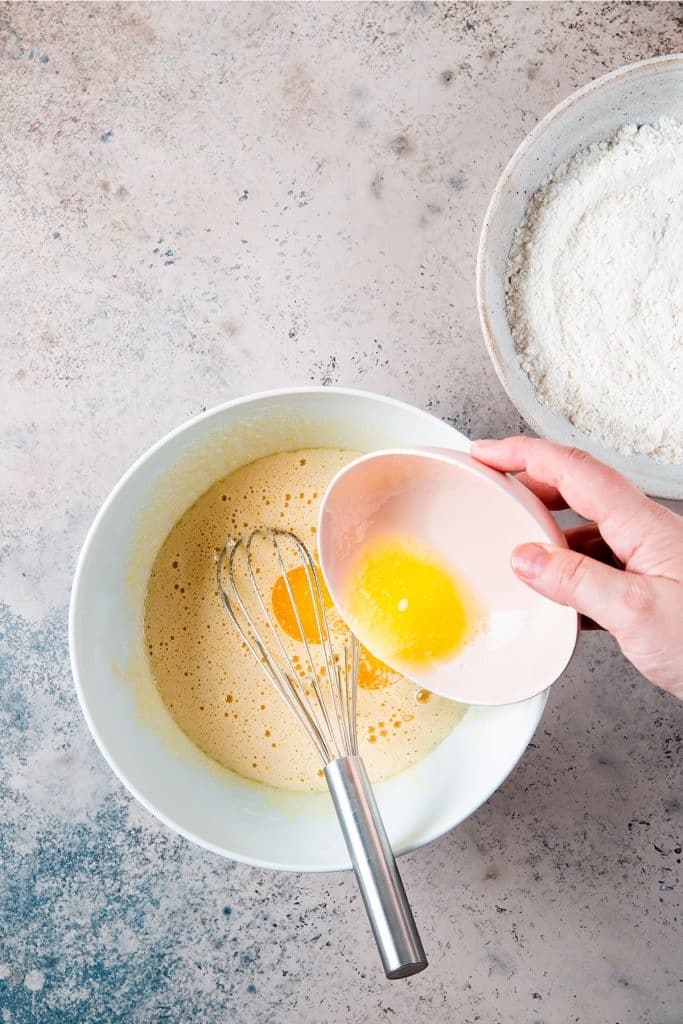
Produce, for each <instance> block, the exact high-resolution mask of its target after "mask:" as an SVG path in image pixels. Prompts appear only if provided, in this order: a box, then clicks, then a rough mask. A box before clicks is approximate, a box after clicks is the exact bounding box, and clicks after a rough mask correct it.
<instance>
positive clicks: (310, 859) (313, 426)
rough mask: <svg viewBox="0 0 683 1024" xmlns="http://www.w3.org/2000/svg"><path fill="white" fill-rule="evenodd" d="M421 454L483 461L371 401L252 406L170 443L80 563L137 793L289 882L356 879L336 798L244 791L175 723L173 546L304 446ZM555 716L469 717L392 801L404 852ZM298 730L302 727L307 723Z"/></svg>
mask: <svg viewBox="0 0 683 1024" xmlns="http://www.w3.org/2000/svg"><path fill="white" fill-rule="evenodd" d="M413 445H435V446H441V447H446V448H448V447H450V448H455V449H459V450H461V451H466V450H467V449H468V448H469V442H468V441H467V439H466V438H465V437H463V435H462V434H460V433H458V432H457V431H456V430H453V428H452V427H449V426H448V425H447V424H445V423H443V422H441V421H440V420H437V419H435V418H434V417H432V416H429V415H428V414H427V413H424V412H421V411H420V410H419V409H415V408H413V407H412V406H409V405H405V404H403V403H401V402H397V401H393V400H391V399H388V398H382V397H380V396H378V395H372V394H368V393H366V392H362V391H352V390H347V389H341V388H303V389H296V390H287V391H276V392H269V393H265V394H260V395H253V396H249V397H247V398H242V399H238V400H236V401H233V402H228V403H226V404H225V405H222V406H219V407H218V408H216V409H213V410H211V411H210V412H207V413H205V414H204V415H203V416H199V417H197V418H196V419H193V420H190V421H189V422H188V423H186V424H184V425H183V426H181V427H179V428H178V429H177V430H174V431H172V432H171V433H170V434H168V435H167V436H166V437H165V438H163V439H162V440H161V441H159V443H158V444H156V445H155V446H154V447H153V448H151V449H150V450H149V451H148V452H147V453H146V454H145V455H143V456H142V458H141V459H139V460H138V462H136V463H135V465H134V466H133V467H132V468H131V469H130V470H129V471H128V472H127V473H126V475H125V476H124V477H123V479H122V480H121V481H120V482H119V483H118V484H117V486H116V487H115V488H114V490H113V491H112V493H111V494H110V496H109V497H108V498H107V500H106V501H105V503H104V505H103V507H102V509H101V510H100V512H99V513H98V515H97V517H96V519H95V522H94V523H93V525H92V528H91V530H90V532H89V534H88V537H87V539H86V541H85V544H84V546H83V550H82V552H81V556H80V559H79V561H78V566H77V569H76V575H75V579H74V585H73V591H72V595H71V608H70V617H69V640H70V648H71V663H72V667H73V674H74V679H75V681H76V689H77V691H78V696H79V699H80V702H81V706H82V708H83V713H84V715H85V718H86V721H87V723H88V726H89V728H90V731H91V732H92V734H93V736H94V738H95V740H96V742H97V744H98V746H99V748H100V750H101V751H102V753H103V754H104V756H105V758H106V759H107V761H108V762H109V764H110V765H111V767H112V769H113V770H114V771H115V772H116V774H117V775H118V777H119V778H120V779H121V781H122V782H123V783H124V784H125V785H126V786H127V787H128V789H129V790H130V791H131V793H132V794H133V795H134V796H135V797H136V798H137V799H138V800H139V801H140V802H141V803H142V804H143V805H144V806H145V807H146V808H147V809H148V810H150V811H151V812H152V813H153V814H155V815H156V816H157V817H158V818H160V819H161V821H163V822H165V824H167V825H169V826H170V827H171V828H172V829H175V831H177V832H180V833H181V834H182V835H184V836H186V837H187V838H188V839H191V840H192V841H193V842H196V843H198V844H199V845H200V846H203V847H205V848H206V849H209V850H213V851H214V852H216V853H219V854H221V855H223V856H226V857H231V858H233V859H234V860H239V861H244V862H245V863H248V864H254V865H258V866H260V867H269V868H278V869H282V870H296V871H329V870H336V869H339V868H348V867H349V866H350V864H349V859H348V856H347V853H346V849H345V847H344V843H343V840H342V837H341V833H340V831H339V827H338V825H337V821H336V818H335V816H334V812H333V809H332V805H331V801H330V800H329V797H328V796H327V794H312V795H309V794H300V793H288V792H285V791H284V790H276V789H273V788H271V787H269V786H264V785H260V784H257V783H253V782H249V781H247V780H245V779H242V778H240V777H239V776H237V775H235V774H234V773H232V772H230V771H228V770H227V769H224V768H221V767H220V766H219V765H217V764H216V763H215V762H213V761H211V760H210V759H209V758H208V757H206V756H205V755H204V754H202V753H201V751H199V750H198V749H197V748H196V747H195V746H194V745H193V744H192V743H191V742H190V740H189V739H188V738H187V737H186V736H185V734H184V733H183V732H182V731H181V729H180V728H179V727H178V726H177V725H176V723H175V721H174V719H173V718H172V717H171V715H170V714H169V712H168V711H167V710H166V708H165V706H164V704H163V703H162V701H161V698H160V697H159V694H158V691H157V689H156V686H155V684H154V680H153V679H152V676H151V673H150V669H149V665H148V662H147V658H146V654H145V649H144V638H143V605H144V597H145V589H146V586H147V579H148V576H149V572H150V569H151V567H152V563H153V561H154V558H155V556H156V553H157V551H158V550H159V547H160V546H161V543H162V541H163V540H164V538H165V537H166V535H167V533H168V531H169V530H170V529H171V527H172V526H173V525H174V523H175V522H176V521H177V519H178V518H179V516H180V515H181V514H182V513H183V512H184V511H185V509H186V508H187V507H188V506H189V505H191V504H192V503H193V502H194V501H195V499H196V498H198V497H199V495H200V494H202V493H203V492H204V491H205V490H206V489H207V488H208V487H209V486H210V484H212V483H213V482H214V481H215V480H217V479H219V478H220V477H221V476H224V475H225V474H227V473H230V472H231V471H232V470H234V469H237V468H238V467H239V466H243V465H245V464H246V463H248V462H251V461H253V460H254V459H257V458H260V457H261V456H264V455H269V454H271V453H273V452H278V451H287V450H292V449H296V448H301V447H334V448H349V449H355V450H361V451H373V450H376V449H379V448H400V447H405V446H413ZM227 628H228V627H227V624H226V629H227ZM545 701H546V695H545V694H541V695H539V696H538V697H534V698H533V699H532V700H529V701H526V702H524V703H521V704H516V705H512V706H506V707H499V708H470V709H469V710H468V711H467V713H466V715H465V717H464V719H463V720H462V722H461V723H460V724H459V725H458V726H457V728H456V729H455V730H454V731H453V732H452V733H451V735H450V736H448V737H447V738H446V739H445V740H444V741H443V743H441V745H440V746H439V747H438V748H437V749H436V750H434V751H433V752H432V753H431V754H430V755H429V756H428V757H427V758H425V759H424V760H423V761H422V762H421V763H420V764H418V765H416V766H415V767H414V768H411V769H410V770H408V771H406V772H404V773H402V774H401V775H399V776H397V777H395V778H393V779H390V780H389V781H387V782H385V783H384V784H382V785H381V786H378V787H377V798H378V801H379V804H380V807H381V810H382V813H383V815H384V820H385V823H386V826H387V831H388V834H389V837H390V839H391V841H392V844H393V846H394V849H395V850H396V851H397V852H398V853H402V852H405V851H407V850H410V849H414V848H415V847H418V846H422V845H424V844H425V843H428V842H430V841H431V840H433V839H435V838H436V837H437V836H440V835H442V834H443V833H444V832H446V831H448V830H449V829H451V828H453V826H455V825H457V824H458V823H459V822H461V821H462V820H463V819H464V818H466V817H467V816H468V815H470V814H471V813H472V812H473V811H474V810H476V808H477V807H479V805H480V804H481V803H482V802H483V801H484V800H486V799H487V797H489V796H490V795H491V793H493V791H494V790H495V789H496V788H497V787H498V786H500V784H501V783H502V782H503V781H504V779H505V778H506V777H507V775H508V774H509V773H510V771H511V770H512V769H513V767H514V765H515V764H516V762H517V760H518V759H519V757H520V756H521V754H522V753H523V752H524V749H525V748H526V746H527V744H528V742H529V740H530V739H531V736H532V735H533V733H534V730H535V729H536V726H537V725H538V722H539V719H540V717H541V714H542V712H543V708H544V706H545ZM292 728H298V726H297V725H296V723H294V721H293V722H292Z"/></svg>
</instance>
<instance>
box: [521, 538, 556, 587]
mask: <svg viewBox="0 0 683 1024" xmlns="http://www.w3.org/2000/svg"><path fill="white" fill-rule="evenodd" d="M551 551H552V548H551V547H550V545H548V544H522V545H520V547H518V548H515V550H514V551H513V552H512V568H513V569H514V571H515V572H516V573H517V575H518V576H521V577H522V578H523V579H525V580H533V579H536V578H537V577H538V576H540V575H541V573H542V572H543V570H544V569H545V567H546V565H547V563H548V560H549V559H550V553H551Z"/></svg>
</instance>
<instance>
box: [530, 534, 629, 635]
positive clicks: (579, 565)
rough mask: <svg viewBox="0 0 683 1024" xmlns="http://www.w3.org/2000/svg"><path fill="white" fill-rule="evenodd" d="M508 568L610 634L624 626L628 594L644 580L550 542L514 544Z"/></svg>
mask: <svg viewBox="0 0 683 1024" xmlns="http://www.w3.org/2000/svg"><path fill="white" fill-rule="evenodd" d="M512 568H513V570H514V572H515V573H516V575H517V576H519V578H520V579H521V580H523V581H524V582H525V583H526V584H528V585H529V586H530V587H531V588H532V590H535V591H536V592H537V593H539V594H543V596H544V597H548V598H550V600H551V601H556V602H557V603H558V604H566V605H569V606H570V607H571V608H575V609H576V610H577V612H581V614H582V615H587V616H588V617H589V618H591V619H593V620H594V621H595V622H597V623H598V624H599V625H600V626H602V627H603V628H604V629H607V630H608V631H609V632H610V633H614V634H619V633H623V632H624V630H625V628H626V627H627V626H628V620H629V619H630V617H631V610H632V606H633V605H634V603H635V602H634V601H633V600H632V599H631V598H632V596H636V593H637V592H638V591H639V590H640V585H641V584H644V583H645V581H644V579H643V577H634V576H633V575H632V574H631V573H627V572H623V571H622V570H621V569H613V568H611V567H610V566H607V565H603V563H602V562H596V561H595V560H594V559H592V558H588V557H587V556H586V555H582V554H579V552H577V551H570V550H569V548H561V547H554V546H553V545H550V544H522V545H521V546H520V547H518V548H515V550H514V551H513V552H512ZM636 581H637V584H636ZM634 584H636V585H635V586H634ZM634 592H635V593H634ZM633 610H635V609H633Z"/></svg>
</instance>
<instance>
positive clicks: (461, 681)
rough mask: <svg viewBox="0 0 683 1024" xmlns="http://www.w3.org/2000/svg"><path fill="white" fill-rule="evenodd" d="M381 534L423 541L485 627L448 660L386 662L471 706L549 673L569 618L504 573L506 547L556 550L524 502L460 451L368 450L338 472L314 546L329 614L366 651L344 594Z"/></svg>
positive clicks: (504, 700) (532, 504) (507, 699)
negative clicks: (459, 581)
mask: <svg viewBox="0 0 683 1024" xmlns="http://www.w3.org/2000/svg"><path fill="white" fill-rule="evenodd" d="M387 535H394V536H395V535H400V536H403V537H411V536H412V537H415V538H416V539H417V540H420V541H422V542H424V543H426V544H428V545H429V547H430V548H431V549H432V550H434V551H436V552H437V553H438V555H439V557H440V558H441V559H442V560H443V563H444V565H445V566H447V567H450V568H451V569H452V570H453V571H454V572H456V573H457V574H459V575H460V576H461V577H463V578H464V579H466V580H467V581H468V582H469V583H470V584H471V586H472V588H473V590H474V592H475V595H476V597H477V598H478V601H479V602H480V603H481V605H482V607H483V609H484V611H485V619H486V627H485V629H483V630H482V631H480V632H479V633H478V634H477V635H476V636H475V637H474V638H473V639H472V640H471V641H470V643H469V644H468V645H467V646H466V647H465V648H464V649H463V650H462V651H461V652H460V653H459V654H458V655H457V656H456V657H454V658H451V659H448V660H444V661H440V662H432V663H430V664H427V665H421V666H419V667H416V666H414V665H406V664H402V663H401V662H398V661H396V660H395V659H389V663H390V664H391V667H392V668H394V669H396V671H398V672H401V673H403V674H404V675H407V676H408V677H409V678H411V679H413V680H415V682H416V683H418V684H419V685H420V686H423V687H424V688H425V689H428V690H431V691H433V692H434V693H438V694H440V695H441V696H444V697H450V698H452V699H454V700H458V701H463V702H464V703H468V704H480V705H499V704H511V703H515V702H517V701H521V700H526V699H527V698H529V697H533V696H535V695H536V694H538V693H540V692H541V691H543V690H545V689H546V688H547V687H548V686H550V684H551V683H553V682H554V681H555V680H556V679H557V678H558V676H560V675H561V673H562V672H563V671H564V669H565V668H566V666H567V664H568V662H569V660H570V658H571V656H572V654H573V652H574V648H575V646H576V639H577V631H578V616H577V614H576V612H575V611H574V610H573V609H572V608H567V607H565V606H563V605H558V604H555V603H554V602H552V601H549V600H548V599H547V598H544V597H541V596H540V595H539V594H536V593H534V591H532V590H531V589H530V588H529V587H527V586H526V584H524V583H522V582H521V581H520V580H519V579H518V578H517V577H516V576H515V574H514V573H513V571H512V568H511V566H510V555H511V552H512V549H513V548H514V547H516V546H517V545H518V544H522V543H524V542H526V541H540V542H541V543H544V542H545V543H547V542H550V543H552V544H561V545H564V544H565V543H566V542H565V539H564V535H563V534H562V531H561V530H560V528H559V527H558V525H557V523H556V522H555V520H554V519H553V517H552V516H551V515H550V513H549V512H548V510H547V509H546V508H545V506H544V505H543V504H542V503H541V502H540V501H539V500H538V498H536V497H535V495H533V494H531V493H530V491H528V490H527V489H526V488H525V487H523V486H522V485H521V484H519V483H517V481H516V480H515V479H513V478H512V477H509V476H505V475H503V474H502V473H498V472H496V471H495V470H492V469H489V468H488V467H486V466H483V465H481V463H479V462H477V461H476V460H474V459H472V458H471V457H470V456H469V455H464V454H462V453H461V452H455V451H450V450H447V449H440V448H416V449H397V450H392V451H384V452H377V453H374V454H371V455H366V456H363V457H362V458H360V459H357V460H356V461H355V462H352V463H350V465H348V466H346V467H345V468H344V469H343V470H341V472H339V473H338V474H337V476H336V477H335V478H334V480H333V481H332V483H331V484H330V486H329V488H328V490H327V492H326V494H325V497H324V500H323V503H322V506H321V510H320V523H319V528H318V550H319V553H320V561H321V566H322V569H323V573H324V576H325V580H326V582H327V586H328V588H329V590H330V594H331V595H332V598H333V600H334V602H335V604H336V605H337V608H338V609H339V611H340V613H341V615H342V616H343V617H344V618H345V619H346V621H347V622H348V623H349V625H350V627H351V628H352V629H353V630H354V632H355V633H356V635H357V636H358V638H359V639H360V640H361V642H362V643H364V644H365V645H366V646H367V647H368V648H369V649H370V650H372V637H371V635H369V633H368V631H367V627H366V626H364V624H363V623H362V622H356V621H353V617H352V616H351V615H350V613H349V609H348V607H346V605H347V598H346V595H347V594H348V582H349V575H350V573H351V571H352V570H353V568H354V565H355V563H356V561H357V559H358V557H359V556H360V554H361V553H362V551H363V549H364V547H365V545H367V544H368V543H369V542H371V541H372V540H374V539H376V538H377V537H380V536H387ZM372 653H373V654H375V655H376V656H377V657H379V658H382V657H383V652H382V651H379V650H374V651H372ZM385 660H387V659H385Z"/></svg>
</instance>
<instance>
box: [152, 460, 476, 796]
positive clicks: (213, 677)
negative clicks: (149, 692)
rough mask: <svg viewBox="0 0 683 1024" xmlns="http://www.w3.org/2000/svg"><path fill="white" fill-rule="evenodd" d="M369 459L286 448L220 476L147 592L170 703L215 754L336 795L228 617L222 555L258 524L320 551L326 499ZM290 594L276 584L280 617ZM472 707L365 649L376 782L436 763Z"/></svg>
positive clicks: (366, 706)
mask: <svg viewBox="0 0 683 1024" xmlns="http://www.w3.org/2000/svg"><path fill="white" fill-rule="evenodd" d="M358 454H359V453H357V452H351V451H340V450H335V449H320V448H318V449H304V450H301V451H296V452H279V453H277V454H275V455H269V456H266V457H265V458H262V459H258V460H257V461H256V462H252V463H251V464H250V465H248V466H243V467H242V468H241V469H238V470H237V471H236V472H234V473H231V474H230V475H229V476H227V477H225V478H224V479H223V480H219V481H218V482H217V483H215V484H214V485H213V486H212V487H210V488H209V490H208V491H206V492H205V493H204V494H203V495H202V496H201V497H200V498H199V499H198V500H197V501H196V502H195V504H194V505H192V507H191V508H189V509H188V510H187V511H186V512H185V513H184V515H182V516H181V518H180V519H179V521H178V522H177V523H176V525H175V526H174V527H173V529H172V530H171V532H170V533H169V535H168V537H167V538H166V540H165V541H164V543H163V545H162V547H161V549H160V550H159V553H158V555H157V557H156V559H155V562H154V565H153V568H152V573H151V576H150V580H149V584H148V588H147V597H146V602H145V640H146V644H147V651H148V654H149V659H150V664H151V668H152V673H153V675H154V679H155V681H156V684H157V687H158V689H159V692H160V694H161V697H162V699H163V701H164V703H165V705H166V707H167V708H168V709H169V711H170V713H171V714H172V715H173V717H174V718H175V720H176V722H177V723H178V725H179V726H180V727H181V729H183V731H184V732H185V733H186V734H187V735H188V736H189V737H190V739H191V740H192V741H193V742H194V743H195V744H196V745H197V746H198V747H200V748H201V749H202V750H203V751H204V752H205V753H206V754H208V755H209V757H212V758H214V759H215V760H216V761H218V762H219V763H220V764H222V765H224V766H225V767H226V768H229V769H231V770H232V771H234V772H236V773H238V774H239V775H242V776H244V777H245V778H249V779H254V780H257V781H259V782H263V783H267V784H268V785H271V786H276V787H279V788H284V789H298V790H309V791H312V790H324V789H326V783H325V780H324V777H323V773H322V770H321V767H320V763H319V761H318V758H317V755H316V754H315V752H314V751H313V750H312V748H311V746H310V744H309V742H308V740H307V739H306V737H305V735H304V733H303V731H302V730H301V729H300V727H299V725H298V723H297V722H296V720H295V719H294V718H293V716H292V714H291V712H290V711H289V710H288V709H287V707H286V706H285V705H284V703H283V702H282V700H281V698H280V697H279V696H278V694H277V692H276V691H275V689H274V688H273V687H272V686H271V684H270V683H269V682H268V680H267V679H266V678H265V676H264V675H263V674H262V672H261V670H260V669H259V667H258V665H257V663H256V662H255V661H254V659H253V657H252V655H251V654H250V652H249V651H248V650H246V649H245V645H244V644H243V642H242V640H241V638H240V637H239V635H238V634H237V632H236V630H235V629H234V628H233V627H232V625H231V624H230V622H229V621H228V619H227V616H226V613H225V610H224V609H223V606H222V604H221V602H220V600H219V598H218V596H217V593H216V564H215V555H216V553H217V552H218V551H220V549H221V548H222V547H223V545H224V543H225V541H226V540H227V538H228V537H229V536H240V535H241V534H243V533H248V532H249V531H250V530H251V529H253V528H254V527H256V526H273V527H281V528H284V529H289V530H292V531H293V532H294V533H296V534H297V535H298V536H299V537H301V539H302V540H303V541H304V542H305V543H306V544H307V545H308V547H309V549H310V550H311V551H312V552H313V553H315V531H316V523H317V519H318V509H319V505H320V501H321V499H322V495H323V493H324V491H325V489H326V487H327V485H328V483H329V482H330V480H331V479H332V477H333V476H334V475H335V473H337V472H338V470H340V469H341V468H342V466H344V465H346V464H347V463H348V462H350V461H351V460H352V459H354V458H356V457H357V455H358ZM281 590H282V588H279V590H278V588H277V585H276V586H275V587H274V588H273V597H272V599H273V603H274V611H275V613H276V615H277V614H278V594H279V593H280V592H281ZM342 628H343V627H342ZM464 710H465V709H464V707H463V706H462V705H460V704H456V703H455V702H453V701H448V700H444V699H442V698H439V697H436V696H433V695H430V694H427V693H426V692H425V691H423V690H418V688H417V687H416V686H415V684H414V683H411V682H410V681H409V680H407V679H404V678H403V677H402V676H399V675H398V674H396V673H394V672H392V671H391V670H390V669H388V668H387V667H386V666H384V665H382V664H381V663H380V662H378V661H376V660H375V659H374V658H372V656H370V655H369V654H367V653H366V652H364V653H363V656H362V659H361V670H360V676H359V691H358V736H359V746H360V753H361V755H362V756H363V758H364V760H365V763H366V766H367V769H368V772H369V774H370V777H371V778H372V780H373V781H378V780H380V779H384V778H388V777H390V776H392V775H396V774H397V773H398V772H401V771H403V770H404V769H406V768H408V767H410V766H411V765H413V764H415V763H416V762H418V761H420V760H421V759H422V758H424V757H425V756H426V755H427V754H428V753H429V752H430V751H431V750H433V749H434V747H436V746H437V745H438V744H439V743H440V742H441V741H442V740H443V739H444V738H445V737H446V736H447V735H448V734H449V733H450V732H451V731H452V730H453V728H454V727H455V726H456V725H457V723H458V722H459V720H460V719H461V718H462V715H463V713H464Z"/></svg>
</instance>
